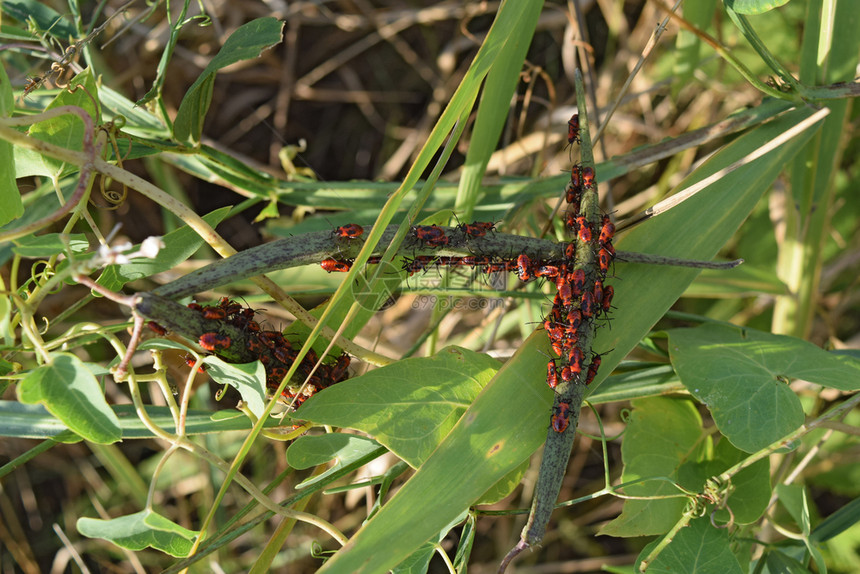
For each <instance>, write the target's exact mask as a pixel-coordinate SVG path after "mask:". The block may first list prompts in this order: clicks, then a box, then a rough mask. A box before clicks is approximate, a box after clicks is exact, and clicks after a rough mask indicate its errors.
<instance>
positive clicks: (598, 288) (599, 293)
mask: <svg viewBox="0 0 860 574" xmlns="http://www.w3.org/2000/svg"><path fill="white" fill-rule="evenodd" d="M592 293H593V295H594V304H595V305H597V306H600V305H602V304H603V281H601V280H600V279H595V280H594V291H592Z"/></svg>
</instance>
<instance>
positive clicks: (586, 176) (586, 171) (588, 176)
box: [582, 166, 594, 189]
mask: <svg viewBox="0 0 860 574" xmlns="http://www.w3.org/2000/svg"><path fill="white" fill-rule="evenodd" d="M592 185H594V168H593V167H590V166H585V167H584V168H582V187H583V188H584V189H589V188H590V187H591V186H592Z"/></svg>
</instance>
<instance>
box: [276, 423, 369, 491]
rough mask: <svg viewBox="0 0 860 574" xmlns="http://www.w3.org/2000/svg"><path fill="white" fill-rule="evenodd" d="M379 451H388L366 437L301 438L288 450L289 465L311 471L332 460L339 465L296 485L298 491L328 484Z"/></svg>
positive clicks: (326, 436) (335, 434) (327, 436)
mask: <svg viewBox="0 0 860 574" xmlns="http://www.w3.org/2000/svg"><path fill="white" fill-rule="evenodd" d="M374 451H379V455H381V454H383V453H384V452H385V449H384V448H382V447H381V446H380V445H379V443H378V442H376V441H375V440H371V439H369V438H365V437H362V436H356V435H350V434H344V433H327V434H324V435H320V436H303V437H299V438H298V439H296V440H295V441H293V444H291V445H290V446H289V448H287V464H289V465H290V466H291V467H293V468H298V469H304V468H311V467H312V466H317V465H320V464H325V463H327V462H328V461H330V460H334V461H335V463H334V464H333V465H332V466H331V467H330V468H328V469H326V471H325V472H323V473H322V474H318V475H315V476H311V477H309V478H308V479H306V480H304V481H303V482H302V483H301V484H299V485H298V486H296V489H302V488H308V487H310V486H312V485H314V484H316V483H317V482H321V481H324V480H325V479H326V478H327V477H328V476H329V475H331V474H335V473H337V472H339V471H340V469H342V468H345V467H348V466H349V465H351V464H352V463H353V462H354V461H356V460H359V459H361V458H364V457H365V456H367V455H369V454H371V453H373V452H374Z"/></svg>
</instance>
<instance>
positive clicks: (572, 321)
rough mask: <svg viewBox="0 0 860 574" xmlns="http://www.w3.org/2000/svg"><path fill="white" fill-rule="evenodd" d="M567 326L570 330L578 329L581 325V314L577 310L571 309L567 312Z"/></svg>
mask: <svg viewBox="0 0 860 574" xmlns="http://www.w3.org/2000/svg"><path fill="white" fill-rule="evenodd" d="M567 324H568V325H569V326H570V328H571V329H574V330H576V329H579V326H580V325H581V324H582V312H581V311H580V310H579V309H571V310H570V311H568V312H567Z"/></svg>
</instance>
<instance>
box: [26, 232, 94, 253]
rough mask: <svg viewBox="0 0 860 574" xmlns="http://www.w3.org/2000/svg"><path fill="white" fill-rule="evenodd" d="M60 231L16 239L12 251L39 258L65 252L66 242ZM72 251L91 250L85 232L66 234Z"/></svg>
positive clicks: (84, 251) (83, 251) (82, 251)
mask: <svg viewBox="0 0 860 574" xmlns="http://www.w3.org/2000/svg"><path fill="white" fill-rule="evenodd" d="M61 237H62V235H61V234H59V233H46V234H45V235H38V236H34V235H28V236H26V237H22V238H21V239H17V240H15V247H13V248H12V251H13V252H15V253H17V254H18V255H20V256H21V257H29V258H30V259H37V258H39V257H50V256H52V255H57V254H59V253H63V252H64V251H65V250H66V246H67V244H66V242H64V241H63V240H62V239H61ZM65 238H66V240H67V241H68V246H69V247H71V249H72V253H86V252H87V251H89V250H90V242H89V241H87V236H86V235H84V234H83V233H74V234H71V235H66V236H65Z"/></svg>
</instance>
